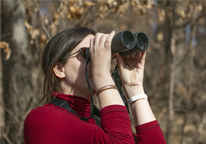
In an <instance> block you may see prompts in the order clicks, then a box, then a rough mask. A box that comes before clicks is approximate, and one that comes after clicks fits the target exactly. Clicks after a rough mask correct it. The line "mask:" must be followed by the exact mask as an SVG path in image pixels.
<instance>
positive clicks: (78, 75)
mask: <svg viewBox="0 0 206 144" xmlns="http://www.w3.org/2000/svg"><path fill="white" fill-rule="evenodd" d="M92 38H94V35H92V34H90V35H88V36H87V37H85V38H84V40H83V41H82V42H81V43H79V44H78V45H77V46H76V47H75V48H74V49H73V50H72V51H71V54H72V53H74V52H76V51H78V50H79V49H80V48H82V47H90V40H91V39H92ZM85 66H86V60H85V59H84V58H83V57H82V56H81V54H80V53H79V52H78V53H77V54H74V55H72V56H70V57H69V59H68V60H67V62H66V63H65V65H64V66H63V69H64V73H65V78H64V79H62V80H61V82H60V85H61V87H62V88H63V93H64V94H71V95H76V96H81V97H84V98H87V99H89V98H90V97H91V94H90V92H89V90H88V85H87V81H86V77H85ZM87 69H88V75H89V83H90V85H91V86H92V88H94V86H93V82H92V73H91V67H90V64H88V66H87ZM93 92H94V90H93Z"/></svg>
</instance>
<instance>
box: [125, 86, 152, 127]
mask: <svg viewBox="0 0 206 144" xmlns="http://www.w3.org/2000/svg"><path fill="white" fill-rule="evenodd" d="M125 90H126V92H127V95H128V97H129V98H131V97H133V96H135V95H138V94H143V93H144V89H143V86H125ZM131 110H132V114H133V117H134V121H135V125H136V126H138V125H141V124H144V123H148V122H151V121H154V120H156V119H155V117H154V114H153V112H152V110H151V107H150V105H149V102H148V100H147V99H139V100H137V101H135V102H133V103H131Z"/></svg>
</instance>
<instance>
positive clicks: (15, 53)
mask: <svg viewBox="0 0 206 144" xmlns="http://www.w3.org/2000/svg"><path fill="white" fill-rule="evenodd" d="M1 6H2V8H1V10H2V12H1V18H2V26H1V29H2V36H3V40H4V41H6V42H8V43H9V47H10V49H11V51H12V54H11V57H10V59H8V60H7V61H5V60H2V61H3V99H4V106H3V107H4V109H5V128H4V130H3V134H4V143H16V144H19V143H23V124H24V118H25V115H26V112H27V109H28V101H29V100H30V99H31V93H32V75H31V67H32V64H31V62H32V57H31V53H30V49H29V44H28V34H27V30H26V27H25V25H24V22H25V7H24V4H23V3H22V1H21V0H15V1H1Z"/></svg>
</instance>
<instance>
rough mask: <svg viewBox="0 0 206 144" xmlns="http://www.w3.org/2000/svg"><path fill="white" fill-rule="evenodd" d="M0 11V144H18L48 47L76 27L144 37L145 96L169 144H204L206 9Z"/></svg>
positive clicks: (32, 1) (148, 4)
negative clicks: (146, 45) (146, 44)
mask: <svg viewBox="0 0 206 144" xmlns="http://www.w3.org/2000/svg"><path fill="white" fill-rule="evenodd" d="M0 8H1V9H0V15H1V18H0V20H1V23H0V24H1V27H0V48H1V49H0V53H1V58H0V82H1V83H0V130H1V135H0V143H1V144H22V143H23V141H24V139H23V125H24V119H25V117H26V115H27V114H28V112H29V111H30V110H31V109H33V108H35V107H37V106H40V105H42V103H40V102H39V98H40V97H41V95H42V87H41V81H42V80H41V75H42V73H41V66H40V65H41V53H42V51H43V49H44V46H45V44H46V43H47V42H48V40H49V39H50V38H51V37H52V36H54V35H55V34H56V33H58V32H60V31H62V30H64V29H67V28H72V27H79V26H82V27H88V28H92V29H94V30H95V31H97V32H102V33H110V32H111V31H112V30H115V31H116V33H118V32H121V31H123V30H129V31H131V32H133V33H136V32H144V33H145V34H146V35H147V36H148V37H149V40H150V47H149V49H148V50H147V58H146V68H145V75H144V88H145V92H146V94H147V95H148V97H149V102H150V104H151V107H152V109H153V111H154V114H155V116H156V118H157V120H158V121H159V123H160V126H161V128H162V130H163V133H164V136H165V139H166V141H167V144H205V143H206V1H204V0H184V1H183V0H174V1H172V0H161V1H159V0H96V1H94V0H0ZM113 65H114V66H115V61H113ZM131 120H132V121H133V118H132V117H131ZM133 130H134V129H133Z"/></svg>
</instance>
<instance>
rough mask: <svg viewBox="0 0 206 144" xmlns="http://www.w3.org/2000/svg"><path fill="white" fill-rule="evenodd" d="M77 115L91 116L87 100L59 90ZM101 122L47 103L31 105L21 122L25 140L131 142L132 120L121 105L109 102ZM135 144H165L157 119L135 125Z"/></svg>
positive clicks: (42, 143)
mask: <svg viewBox="0 0 206 144" xmlns="http://www.w3.org/2000/svg"><path fill="white" fill-rule="evenodd" d="M57 97H58V98H62V99H64V100H66V101H67V102H68V103H69V105H70V106H71V107H72V108H73V109H74V110H75V112H76V113H77V114H78V116H79V117H89V116H90V101H89V100H86V99H84V98H81V97H77V96H71V95H64V94H58V95H57ZM100 114H101V126H102V128H100V127H98V126H97V125H96V124H95V121H94V119H89V120H88V121H86V122H85V121H82V120H80V118H79V117H78V116H76V115H74V114H72V113H70V112H69V111H67V110H66V109H64V108H61V107H58V106H55V105H53V104H46V105H44V106H42V107H38V108H36V109H33V110H32V111H31V112H30V113H29V114H28V115H27V117H26V119H25V123H24V139H25V143H26V144H67V143H70V144H93V143H95V144H99V143H101V144H110V143H112V144H120V143H123V144H126V143H128V144H133V143H134V138H133V134H132V129H131V122H130V119H129V116H128V113H127V109H126V107H124V106H120V105H112V106H107V107H105V108H103V109H102V110H101V111H100ZM136 132H137V135H136V140H137V142H138V144H165V143H166V142H165V140H164V136H163V134H162V131H161V129H160V126H159V124H158V122H157V121H152V122H149V123H146V124H143V125H140V126H136Z"/></svg>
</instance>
